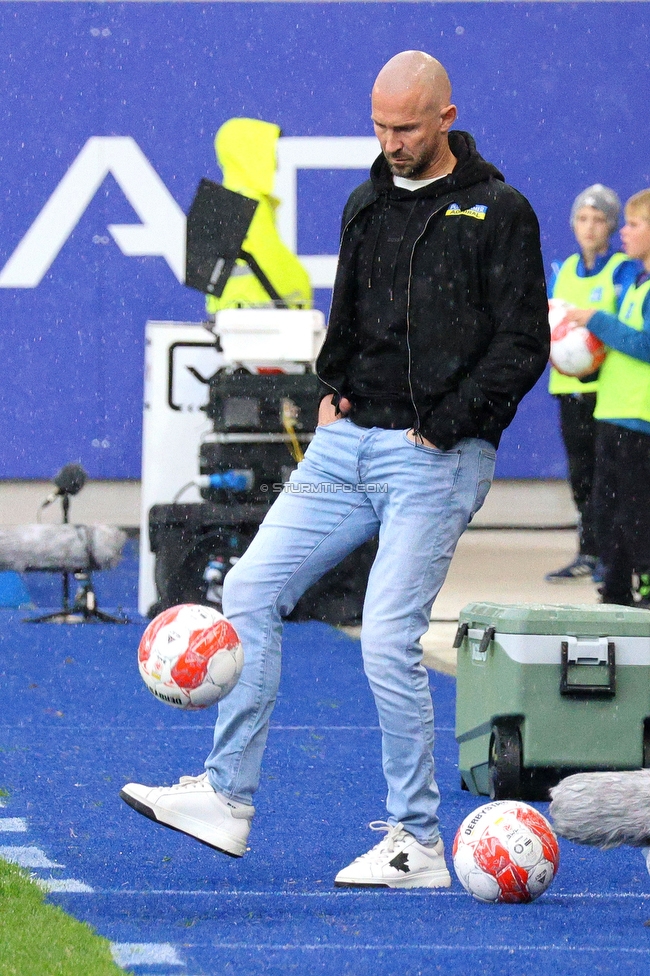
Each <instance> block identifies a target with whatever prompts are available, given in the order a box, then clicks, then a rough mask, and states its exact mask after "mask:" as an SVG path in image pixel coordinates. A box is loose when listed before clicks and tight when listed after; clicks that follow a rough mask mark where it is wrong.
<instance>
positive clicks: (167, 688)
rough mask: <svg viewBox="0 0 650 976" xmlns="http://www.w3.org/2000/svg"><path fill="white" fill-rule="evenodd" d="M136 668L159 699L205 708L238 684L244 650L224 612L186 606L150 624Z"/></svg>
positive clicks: (177, 705) (141, 643)
mask: <svg viewBox="0 0 650 976" xmlns="http://www.w3.org/2000/svg"><path fill="white" fill-rule="evenodd" d="M138 666H139V668H140V674H141V675H142V679H143V681H144V683H145V685H146V686H147V688H148V689H149V691H150V692H151V693H152V695H155V696H156V698H159V699H160V701H163V702H166V703H167V704H168V705H173V706H174V708H184V709H188V710H191V709H198V708H207V707H208V706H209V705H214V704H215V703H216V702H218V701H220V700H221V699H222V698H224V697H225V696H226V695H227V694H228V693H229V692H230V691H232V689H233V688H234V687H235V685H236V684H237V681H238V680H239V676H240V674H241V672H242V668H243V666H244V652H243V651H242V646H241V643H240V640H239V637H238V636H237V632H236V631H235V628H234V627H233V626H232V624H231V623H230V622H229V621H228V620H226V618H225V617H224V615H223V614H222V613H219V611H218V610H215V609H213V608H212V607H203V606H199V605H198V604H193V603H182V604H180V605H179V606H177V607H169V608H168V609H167V610H163V612H162V613H160V614H158V616H157V617H155V618H154V619H153V620H152V621H151V623H150V624H149V626H148V627H147V629H146V630H145V632H144V634H143V635H142V640H141V641H140V646H139V648H138Z"/></svg>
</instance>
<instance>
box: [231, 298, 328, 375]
mask: <svg viewBox="0 0 650 976" xmlns="http://www.w3.org/2000/svg"><path fill="white" fill-rule="evenodd" d="M214 332H215V333H216V334H217V335H218V336H219V338H220V340H221V348H222V349H223V353H224V356H225V358H226V359H227V360H229V361H230V362H251V361H256V362H261V361H263V362H265V363H271V362H277V363H283V362H294V363H295V362H302V363H313V362H314V360H315V359H316V357H317V355H318V352H319V350H320V347H321V346H322V344H323V340H324V338H325V317H324V316H323V313H322V312H319V311H317V310H316V309H285V308H250V309H249V308H225V309H223V310H222V311H221V312H217V315H216V321H215V325H214Z"/></svg>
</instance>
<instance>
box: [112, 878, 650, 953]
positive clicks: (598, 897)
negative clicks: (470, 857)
mask: <svg viewBox="0 0 650 976" xmlns="http://www.w3.org/2000/svg"><path fill="white" fill-rule="evenodd" d="M387 890H388V889H386V888H382V889H381V890H380V891H372V890H371V889H367V888H366V889H363V890H361V889H354V890H351V891H341V890H339V889H334V890H329V889H328V890H327V891H325V890H324V891H218V890H209V891H196V890H194V891H192V890H184V889H182V888H147V889H139V888H95V889H94V892H93V894H95V895H104V896H107V895H133V896H138V895H145V896H146V895H151V896H155V897H158V896H161V895H164V896H168V897H172V898H179V897H198V898H200V897H201V896H205V897H214V898H364V899H368V898H373V897H374V898H386V897H387ZM391 890H397V889H391ZM402 893H403V894H407V895H408V896H409V897H410V898H436V897H437V898H469V896H468V895H467V894H466V893H465V892H464V891H449V890H448V889H444V890H441V891H437V890H435V889H431V888H426V889H419V890H418V889H413V888H411V889H409V890H406V889H405V890H404V891H403V892H402ZM581 899H582V900H586V901H610V900H612V901H621V900H627V899H637V900H639V901H649V900H650V892H643V891H640V892H634V891H616V892H612V893H610V894H606V893H605V892H590V891H586V892H551V893H550V894H549V895H548V896H546V897H545V898H544V900H543V901H540V904H544V905H550V904H551V903H552V902H559V901H564V900H571V901H579V900H581ZM649 951H650V950H649Z"/></svg>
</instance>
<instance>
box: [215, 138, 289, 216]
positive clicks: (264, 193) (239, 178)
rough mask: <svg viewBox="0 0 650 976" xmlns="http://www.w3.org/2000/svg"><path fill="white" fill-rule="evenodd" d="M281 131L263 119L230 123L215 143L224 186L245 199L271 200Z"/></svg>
mask: <svg viewBox="0 0 650 976" xmlns="http://www.w3.org/2000/svg"><path fill="white" fill-rule="evenodd" d="M279 138H280V127H279V126H277V125H275V124H274V123H273V122H262V121H261V120H260V119H228V121H227V122H224V124H223V125H222V126H221V128H220V129H219V130H218V132H217V134H216V136H215V139H214V148H215V152H216V154H217V162H218V163H219V166H220V167H221V169H222V172H223V185H224V186H225V187H226V189H228V190H233V191H234V192H235V193H243V194H244V195H245V196H249V197H255V198H256V199H259V198H260V197H270V196H271V194H272V193H273V183H274V180H275V171H276V168H277V161H276V147H277V142H278V139H279Z"/></svg>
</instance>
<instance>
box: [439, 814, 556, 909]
mask: <svg viewBox="0 0 650 976" xmlns="http://www.w3.org/2000/svg"><path fill="white" fill-rule="evenodd" d="M453 859H454V870H455V872H456V875H457V876H458V880H459V881H460V883H461V884H462V886H463V888H464V889H465V890H466V891H468V892H469V894H470V895H472V896H473V897H474V898H476V899H477V900H478V901H483V902H491V903H495V902H529V901H534V900H535V898H539V896H540V895H541V894H542V893H543V892H544V891H546V889H547V888H548V886H549V885H550V883H551V881H552V880H553V878H554V877H555V875H556V873H557V869H558V866H559V863H560V851H559V848H558V843H557V838H556V836H555V834H554V832H553V828H552V827H551V825H550V824H549V822H548V820H547V819H546V818H545V817H543V816H542V814H541V813H538V811H537V810H535V809H534V808H533V807H531V806H529V805H528V804H527V803H521V802H519V801H518V800H495V801H494V802H493V803H486V804H485V805H484V806H482V807H479V808H478V809H477V810H474V812H473V813H470V815H469V816H468V817H465V819H464V820H463V822H462V824H461V825H460V827H459V828H458V832H457V834H456V837H455V840H454V847H453Z"/></svg>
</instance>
